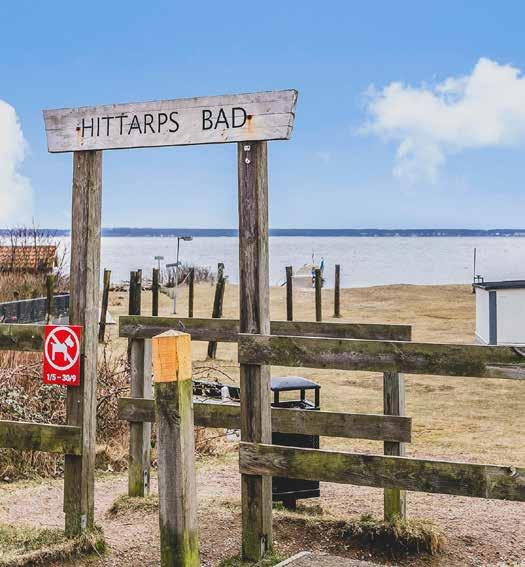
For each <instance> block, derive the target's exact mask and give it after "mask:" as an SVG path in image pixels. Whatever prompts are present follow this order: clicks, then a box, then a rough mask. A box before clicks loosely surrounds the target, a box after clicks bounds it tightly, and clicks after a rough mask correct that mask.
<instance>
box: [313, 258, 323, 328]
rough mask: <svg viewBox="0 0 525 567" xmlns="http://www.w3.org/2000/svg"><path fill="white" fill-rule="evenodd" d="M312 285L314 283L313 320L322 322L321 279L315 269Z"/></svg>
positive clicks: (318, 271) (317, 270) (319, 273)
mask: <svg viewBox="0 0 525 567" xmlns="http://www.w3.org/2000/svg"><path fill="white" fill-rule="evenodd" d="M314 283H315V320H316V321H322V320H323V304H322V295H321V290H322V288H323V277H322V276H321V270H319V269H316V270H315V273H314Z"/></svg>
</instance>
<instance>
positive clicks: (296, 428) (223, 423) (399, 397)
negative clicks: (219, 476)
mask: <svg viewBox="0 0 525 567" xmlns="http://www.w3.org/2000/svg"><path fill="white" fill-rule="evenodd" d="M270 327H271V332H272V333H277V332H279V334H278V335H277V334H272V335H255V334H244V333H239V323H238V321H236V320H210V319H185V318H177V317H170V318H165V317H154V318H152V317H138V316H135V317H133V316H129V317H121V319H120V335H121V336H124V337H128V338H130V339H131V340H132V341H135V340H140V341H145V340H147V339H149V338H151V337H153V336H155V335H157V334H160V333H162V332H165V331H166V330H169V329H177V330H185V331H187V332H189V333H190V334H191V335H192V336H193V339H194V340H201V341H208V340H217V341H229V342H233V341H237V342H238V345H239V362H240V363H241V364H244V365H264V366H268V365H275V366H285V367H286V366H288V367H311V368H332V369H340V370H348V371H356V370H358V371H373V372H382V373H383V376H384V394H383V395H384V412H385V414H384V415H367V414H350V413H334V412H325V411H305V410H299V409H284V408H272V409H271V429H272V431H278V432H283V433H303V434H307V435H320V436H326V437H345V438H362V439H373V440H383V441H384V455H370V454H362V453H355V452H339V451H326V450H320V449H304V448H296V447H284V446H277V445H271V444H268V443H265V442H259V443H255V442H247V441H244V440H242V441H241V444H240V450H239V467H240V472H241V474H244V475H248V476H250V475H254V476H255V477H265V478H267V477H268V476H280V477H290V478H301V479H307V480H321V481H326V482H337V483H346V484H355V485H362V486H371V487H377V488H383V489H384V494H385V496H384V509H385V517H386V518H387V519H392V518H393V517H395V516H404V515H405V491H406V490H409V491H422V492H429V493H441V494H451V495H461V496H471V497H479V498H491V499H503V500H515V501H525V468H519V467H515V466H511V465H492V464H474V463H464V462H452V461H450V462H449V461H442V460H434V459H421V458H412V457H405V456H404V454H405V443H408V442H410V441H411V419H410V418H409V417H405V416H404V415H403V413H404V384H403V376H402V374H400V373H401V372H403V373H408V374H426V375H438V376H451V377H454V376H461V377H470V378H473V379H476V378H496V379H514V380H525V350H523V349H520V348H515V347H507V346H482V345H461V344H434V343H416V342H409V339H410V327H408V326H403V325H397V326H396V325H359V324H347V323H314V322H289V321H273V322H271V325H270ZM367 336H368V337H373V338H374V340H367V339H364V338H363V337H367ZM334 337H337V338H334ZM400 339H401V340H400ZM242 411H243V410H242V408H241V407H240V406H239V405H235V404H207V403H195V405H194V420H195V421H194V422H195V425H198V426H205V427H220V428H228V429H238V428H240V426H241V423H242V418H241V414H242ZM388 414H393V415H388ZM396 414H397V415H396ZM119 416H120V418H121V419H125V420H127V421H129V422H130V423H131V424H133V423H151V422H153V421H155V419H156V416H155V409H154V402H153V400H151V399H145V398H138V397H134V398H122V399H121V400H120V401H119ZM130 453H133V450H132V449H131V450H130ZM147 466H148V467H149V462H148V463H147ZM130 474H131V471H130ZM132 484H133V480H132V479H131V478H130V486H132ZM246 497H247V498H248V500H250V495H249V494H248V495H247V496H246ZM248 505H250V502H248ZM250 527H253V526H250V524H249V522H248V525H246V526H244V528H245V529H250ZM244 537H250V536H249V535H246V534H245V533H243V538H244ZM246 545H247V542H246V541H244V539H243V547H245V546H246Z"/></svg>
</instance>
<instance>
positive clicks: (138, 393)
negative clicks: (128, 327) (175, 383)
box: [128, 339, 153, 496]
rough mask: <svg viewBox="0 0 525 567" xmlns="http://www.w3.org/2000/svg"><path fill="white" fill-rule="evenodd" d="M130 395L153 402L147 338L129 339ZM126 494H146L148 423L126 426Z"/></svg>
mask: <svg viewBox="0 0 525 567" xmlns="http://www.w3.org/2000/svg"><path fill="white" fill-rule="evenodd" d="M130 382H131V396H132V397H133V398H140V399H142V398H146V399H148V398H150V401H151V403H152V404H153V400H152V399H151V398H152V397H153V385H152V361H151V340H149V339H133V340H132V341H131V356H130ZM129 434H130V440H129V465H128V495H129V496H147V495H148V494H149V489H150V461H151V457H150V454H151V423H148V422H142V423H141V422H132V423H130V427H129Z"/></svg>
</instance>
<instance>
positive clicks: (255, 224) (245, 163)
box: [237, 142, 273, 563]
mask: <svg viewBox="0 0 525 567" xmlns="http://www.w3.org/2000/svg"><path fill="white" fill-rule="evenodd" d="M237 155H238V160H237V168H238V169H237V171H238V180H239V284H240V285H239V311H240V313H239V315H240V317H239V329H240V332H241V333H255V334H261V335H269V334H270V276H269V256H268V148H267V144H266V142H248V143H240V144H239V145H238V153H237ZM240 383H241V439H242V440H243V441H249V442H253V443H271V442H272V416H271V413H270V412H271V405H270V383H271V376H270V367H269V366H268V365H262V364H241V367H240ZM241 496H242V558H243V559H244V560H245V561H251V562H252V563H257V562H258V561H260V560H261V559H262V558H263V557H264V555H265V554H266V553H267V552H268V551H269V550H271V549H272V547H273V536H272V479H271V477H269V476H265V475H249V474H243V475H242V477H241Z"/></svg>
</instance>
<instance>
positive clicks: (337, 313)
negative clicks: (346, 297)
mask: <svg viewBox="0 0 525 567" xmlns="http://www.w3.org/2000/svg"><path fill="white" fill-rule="evenodd" d="M334 317H335V318H336V319H337V318H339V317H341V266H340V265H339V264H336V265H335V284H334Z"/></svg>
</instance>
